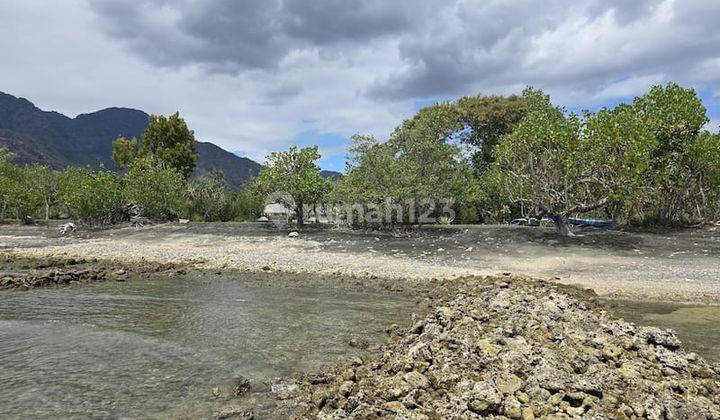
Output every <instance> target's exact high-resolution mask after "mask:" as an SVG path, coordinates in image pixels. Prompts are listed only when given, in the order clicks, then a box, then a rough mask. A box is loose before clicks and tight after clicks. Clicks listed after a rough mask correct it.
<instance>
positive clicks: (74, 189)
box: [59, 167, 123, 225]
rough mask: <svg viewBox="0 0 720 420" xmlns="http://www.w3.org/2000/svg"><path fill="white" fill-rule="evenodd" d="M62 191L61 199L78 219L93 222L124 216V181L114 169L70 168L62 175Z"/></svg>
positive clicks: (69, 212) (118, 218) (73, 216)
mask: <svg viewBox="0 0 720 420" xmlns="http://www.w3.org/2000/svg"><path fill="white" fill-rule="evenodd" d="M59 192H60V194H59V197H60V201H61V202H62V203H63V204H64V205H65V207H66V208H67V211H68V214H69V215H70V217H72V218H74V219H77V220H80V221H83V222H85V223H89V224H93V225H95V224H100V225H104V224H110V223H114V222H117V221H119V220H121V219H122V205H123V199H122V182H121V179H120V177H118V175H116V174H114V173H112V172H107V171H99V172H94V171H92V170H90V169H89V168H79V167H70V168H67V169H66V170H65V172H63V174H62V176H61V179H60V191H59Z"/></svg>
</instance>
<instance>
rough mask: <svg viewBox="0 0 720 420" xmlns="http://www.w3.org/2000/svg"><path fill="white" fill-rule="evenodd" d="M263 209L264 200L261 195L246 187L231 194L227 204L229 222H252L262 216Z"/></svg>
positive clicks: (250, 187)
mask: <svg viewBox="0 0 720 420" xmlns="http://www.w3.org/2000/svg"><path fill="white" fill-rule="evenodd" d="M264 209H265V200H264V199H263V196H262V194H259V192H258V191H257V190H256V189H255V188H253V187H252V186H246V187H245V188H243V189H242V190H241V191H240V192H238V193H236V194H233V196H232V198H231V199H230V204H229V209H228V212H229V215H230V219H231V220H238V221H242V222H253V221H255V220H257V219H258V218H259V217H260V216H262V213H263V210H264Z"/></svg>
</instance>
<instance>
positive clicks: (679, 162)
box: [633, 83, 712, 224]
mask: <svg viewBox="0 0 720 420" xmlns="http://www.w3.org/2000/svg"><path fill="white" fill-rule="evenodd" d="M633 109H634V110H635V112H636V113H637V115H638V117H639V118H640V119H641V120H642V121H643V123H644V124H645V125H646V126H647V127H648V129H649V130H650V131H651V132H652V133H653V135H654V136H655V139H656V141H657V147H656V148H655V150H654V152H653V162H652V170H651V171H649V172H648V176H647V179H646V182H647V185H648V189H649V191H650V196H649V197H648V200H647V201H648V202H649V203H651V205H650V206H649V209H648V210H647V211H648V213H650V214H651V215H652V218H653V219H655V220H656V221H658V222H660V223H662V224H671V223H677V222H684V221H689V220H690V219H695V218H698V217H699V218H702V217H703V214H702V213H703V212H702V211H698V206H699V204H700V202H701V201H702V199H703V197H702V195H703V194H704V192H705V188H704V187H702V184H703V170H702V168H703V167H706V165H704V163H703V161H704V160H705V157H704V156H703V155H702V154H700V153H694V154H693V147H697V146H698V144H696V142H698V139H699V136H700V133H701V130H702V127H703V126H704V125H705V124H706V123H707V122H708V117H707V110H706V109H705V107H704V106H703V104H702V101H701V100H700V98H698V96H697V94H696V92H695V90H693V89H687V88H683V87H681V86H679V85H677V84H675V83H668V84H667V85H665V86H653V87H652V89H650V92H648V93H647V94H645V95H643V96H640V97H638V98H636V99H635V101H634V102H633ZM705 145H706V146H709V145H710V144H709V143H705ZM709 150H710V151H712V147H710V149H709Z"/></svg>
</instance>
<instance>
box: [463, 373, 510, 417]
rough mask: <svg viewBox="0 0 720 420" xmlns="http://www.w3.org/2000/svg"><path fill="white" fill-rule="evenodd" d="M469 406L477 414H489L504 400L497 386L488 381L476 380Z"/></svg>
mask: <svg viewBox="0 0 720 420" xmlns="http://www.w3.org/2000/svg"><path fill="white" fill-rule="evenodd" d="M470 398H471V399H470V402H469V403H468V405H467V407H468V409H469V410H470V411H472V412H473V413H476V414H480V415H483V414H488V413H490V412H491V411H493V410H495V409H496V408H497V407H498V406H499V405H500V403H501V402H502V397H501V396H500V393H498V390H497V389H496V388H495V386H494V385H493V384H492V383H490V382H487V381H481V382H476V383H475V385H473V388H472V391H471V393H470Z"/></svg>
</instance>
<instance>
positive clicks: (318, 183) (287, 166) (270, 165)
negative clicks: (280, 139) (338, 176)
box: [256, 146, 327, 225]
mask: <svg viewBox="0 0 720 420" xmlns="http://www.w3.org/2000/svg"><path fill="white" fill-rule="evenodd" d="M318 159H320V153H319V152H318V148H317V146H314V147H303V148H301V149H298V148H297V147H296V146H292V147H290V149H288V150H287V151H284V152H273V153H272V154H270V155H269V156H268V157H267V161H266V163H265V166H263V169H262V170H261V171H260V175H258V178H257V180H256V183H257V185H258V186H259V188H260V189H261V190H262V191H264V192H265V193H266V194H270V193H286V194H288V195H289V196H290V197H291V198H292V200H287V199H285V200H283V201H284V202H283V204H285V205H286V206H288V207H290V208H293V209H294V210H295V214H296V217H297V223H298V225H302V224H303V223H304V210H307V209H306V208H305V207H306V206H308V205H315V204H317V203H319V202H320V201H322V199H323V198H324V196H325V195H326V194H327V184H326V181H325V179H323V177H322V175H321V174H320V168H319V167H318V166H317V164H316V163H315V162H316V161H317V160H318ZM281 198H282V197H280V196H278V199H281Z"/></svg>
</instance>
